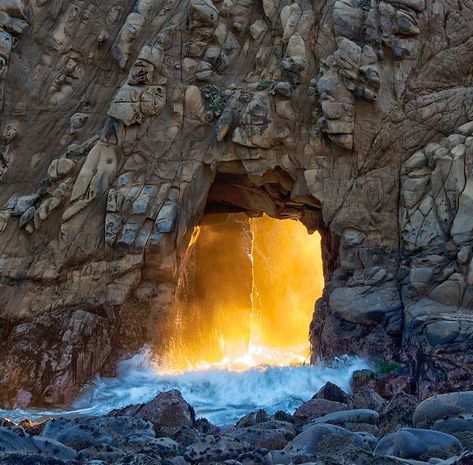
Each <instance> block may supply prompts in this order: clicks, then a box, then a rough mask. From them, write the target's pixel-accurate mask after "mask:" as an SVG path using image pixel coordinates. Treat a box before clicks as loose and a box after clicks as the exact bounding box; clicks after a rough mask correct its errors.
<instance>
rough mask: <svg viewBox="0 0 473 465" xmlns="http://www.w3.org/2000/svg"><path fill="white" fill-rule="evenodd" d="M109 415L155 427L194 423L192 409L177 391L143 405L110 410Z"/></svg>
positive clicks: (164, 393) (158, 396)
mask: <svg viewBox="0 0 473 465" xmlns="http://www.w3.org/2000/svg"><path fill="white" fill-rule="evenodd" d="M109 415H110V416H128V417H133V418H141V419H142V420H146V421H150V422H151V423H153V425H155V426H157V427H180V426H193V425H194V422H195V412H194V409H193V408H192V407H191V406H190V405H189V404H188V403H187V402H186V401H185V400H184V398H183V397H182V394H181V393H180V392H179V391H177V390H172V391H168V392H162V393H160V394H158V395H157V396H156V397H155V398H154V399H153V400H151V401H150V402H147V403H145V404H135V405H130V406H128V407H125V408H122V409H119V410H112V411H111V412H110V413H109Z"/></svg>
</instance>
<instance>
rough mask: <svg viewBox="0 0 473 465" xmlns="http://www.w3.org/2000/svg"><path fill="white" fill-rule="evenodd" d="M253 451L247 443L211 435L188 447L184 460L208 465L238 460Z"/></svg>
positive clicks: (228, 437) (224, 436)
mask: <svg viewBox="0 0 473 465" xmlns="http://www.w3.org/2000/svg"><path fill="white" fill-rule="evenodd" d="M251 450H252V447H251V446H250V444H248V443H247V442H245V441H240V440H238V439H235V438H233V437H231V436H226V435H223V436H212V435H209V436H206V437H205V438H203V439H201V440H199V441H197V442H196V443H194V444H192V445H190V446H189V447H187V449H186V451H185V454H184V458H185V459H186V460H187V461H188V462H190V463H193V464H197V463H198V464H202V465H208V464H210V463H212V462H223V461H225V460H232V459H237V458H238V457H239V456H240V455H242V454H244V453H246V452H250V451H251Z"/></svg>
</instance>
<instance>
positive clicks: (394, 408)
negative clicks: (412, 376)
mask: <svg viewBox="0 0 473 465" xmlns="http://www.w3.org/2000/svg"><path fill="white" fill-rule="evenodd" d="M418 404H419V400H418V399H417V398H415V397H414V396H411V395H409V394H406V393H400V394H397V395H395V396H394V397H393V398H392V399H391V400H390V401H389V402H388V403H386V404H385V405H384V406H383V408H382V409H381V411H380V434H381V435H382V436H384V435H385V434H388V433H393V432H395V431H397V430H399V429H401V428H403V427H412V426H413V425H412V415H413V414H414V411H415V409H416V407H417V405H418Z"/></svg>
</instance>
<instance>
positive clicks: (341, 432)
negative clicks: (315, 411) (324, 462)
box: [284, 424, 371, 458]
mask: <svg viewBox="0 0 473 465" xmlns="http://www.w3.org/2000/svg"><path fill="white" fill-rule="evenodd" d="M358 449H362V450H366V451H370V450H371V449H370V447H369V446H368V445H367V444H366V442H365V441H364V439H363V436H361V435H360V434H358V433H352V432H350V431H348V430H346V429H345V428H341V427H340V426H335V425H329V424H319V425H313V426H310V427H309V428H307V429H306V430H305V431H303V432H302V433H300V434H299V435H297V436H296V437H295V438H294V440H293V441H291V442H290V443H289V444H288V445H287V446H286V447H285V448H284V450H285V451H287V452H292V453H294V454H311V455H321V456H330V457H332V458H336V457H337V456H339V455H343V454H344V453H347V452H349V451H353V450H358Z"/></svg>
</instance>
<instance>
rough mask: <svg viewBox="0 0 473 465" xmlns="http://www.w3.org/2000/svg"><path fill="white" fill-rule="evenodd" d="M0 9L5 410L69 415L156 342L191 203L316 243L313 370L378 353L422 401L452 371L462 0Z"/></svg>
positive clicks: (464, 297) (461, 375) (148, 2)
mask: <svg viewBox="0 0 473 465" xmlns="http://www.w3.org/2000/svg"><path fill="white" fill-rule="evenodd" d="M470 3H471V1H470V0H467V1H465V4H468V5H469V4H470ZM470 6H472V5H470ZM0 10H1V11H0V12H1V13H2V15H1V16H0V105H1V106H0V108H1V111H2V122H1V131H0V132H1V134H2V136H1V140H0V154H1V157H0V176H1V181H0V182H1V183H2V189H1V192H0V205H1V209H0V231H1V234H0V292H1V295H2V303H1V304H0V305H1V306H0V320H1V325H0V340H1V341H2V342H0V360H1V361H2V363H1V364H0V373H1V377H0V379H1V382H0V387H1V388H2V390H1V391H2V393H3V394H2V396H4V400H5V401H7V403H8V404H10V405H11V404H15V403H16V404H18V405H27V404H28V403H29V402H32V403H40V402H52V403H54V402H56V401H60V400H66V401H67V400H70V399H71V398H72V397H73V396H74V395H75V393H76V392H77V389H78V388H79V386H80V385H81V384H82V383H83V382H84V381H86V380H87V379H90V378H91V377H92V376H93V375H94V374H95V373H96V372H97V371H100V370H106V369H109V368H110V367H111V366H113V363H114V361H115V360H116V359H117V357H119V356H121V355H122V354H124V353H125V352H126V351H128V350H133V349H134V348H137V347H139V346H140V345H141V344H142V343H143V342H144V341H145V340H148V339H149V338H150V337H153V335H151V334H149V332H148V330H147V328H149V327H150V322H151V323H152V324H153V325H154V326H155V325H156V323H159V322H160V321H165V315H166V312H168V311H169V304H170V302H171V301H172V294H173V286H174V283H175V279H176V273H177V272H178V269H179V261H180V259H181V258H182V254H183V253H185V248H186V244H187V242H188V240H189V237H190V234H191V231H192V228H193V227H194V225H195V224H197V223H198V221H199V219H200V216H201V215H202V213H203V211H204V209H205V205H206V204H207V198H209V199H210V203H209V204H208V205H212V202H213V203H214V207H215V206H216V204H219V203H221V202H222V201H223V199H224V198H225V199H226V200H225V201H226V202H227V204H228V203H230V204H231V203H232V202H233V203H237V207H238V208H241V209H245V210H250V211H251V210H252V209H258V210H262V211H265V209H269V210H271V213H272V214H273V216H276V217H277V216H280V217H286V216H296V217H298V218H300V219H301V220H302V221H303V222H304V223H305V224H306V225H308V227H309V228H315V229H322V230H323V231H324V240H325V249H324V253H325V255H326V263H327V264H328V265H327V288H326V291H325V294H324V298H323V299H322V300H321V301H320V302H319V305H318V311H317V318H316V319H315V320H314V322H313V325H312V335H313V337H312V342H313V347H314V353H313V355H314V358H315V357H317V356H321V357H323V358H325V359H330V358H331V357H334V356H336V355H340V354H342V353H346V352H353V353H362V354H364V355H372V354H373V353H377V354H379V353H380V352H382V353H383V354H384V356H385V357H386V358H387V359H388V360H389V359H396V360H402V361H404V363H405V364H406V369H407V370H408V373H409V376H410V378H409V379H410V382H411V383H412V384H413V385H414V386H415V387H416V389H417V390H418V391H419V393H420V394H421V395H422V396H424V395H427V394H428V393H430V392H431V391H443V390H447V389H449V388H452V387H461V386H463V385H464V383H465V380H466V379H469V378H470V377H471V368H469V367H471V366H472V364H471V357H472V351H471V341H472V331H471V328H472V323H471V321H472V320H471V316H470V311H471V310H470V309H471V303H470V300H469V293H470V287H471V283H470V280H471V276H470V274H471V273H470V271H469V268H470V261H471V250H470V247H471V230H470V222H469V221H468V217H469V216H468V215H469V213H470V210H471V205H470V202H471V195H470V190H469V185H470V184H469V183H470V181H471V179H470V178H471V173H470V164H471V163H470V157H471V153H470V152H471V140H473V139H472V133H473V127H472V126H471V124H469V123H468V122H469V121H471V120H473V111H472V108H473V106H472V105H471V102H472V91H471V53H470V49H469V45H468V44H469V41H470V35H471V33H470V28H469V24H470V23H471V19H472V18H470V17H469V15H470V13H469V12H470V11H473V8H465V9H463V10H462V11H459V7H458V4H457V2H449V1H446V2H428V3H427V2H424V1H423V0H396V1H391V0H384V1H381V2H374V1H372V2H366V1H358V0H336V1H330V2H315V3H310V2H309V3H307V2H304V1H298V2H293V3H290V2H281V3H277V2H273V1H271V0H263V1H262V2H259V1H257V2H246V1H244V0H236V1H235V2H233V3H232V4H231V5H230V4H229V3H228V2H212V0H190V1H181V0H166V1H165V2H160V1H158V0H139V1H138V2H132V1H128V0H106V1H103V2H101V3H100V5H98V4H96V3H95V2H90V1H85V0H84V1H76V2H71V3H70V4H67V5H63V3H62V2H60V1H56V0H51V1H49V2H43V1H41V2H39V1H38V2H29V1H20V0H15V1H10V2H6V3H5V2H4V3H2V5H0ZM427 25H428V27H427ZM50 31H51V32H50ZM470 48H471V47H470ZM452 54H454V55H455V56H456V57H458V60H455V61H454V62H452V59H451V56H452ZM248 182H249V185H245V183H248ZM234 184H236V185H237V186H239V188H238V189H235V186H234ZM240 184H241V185H240ZM212 185H213V187H212V188H211V186H212ZM232 185H233V188H232V189H230V188H229V186H232ZM248 187H250V189H248ZM209 189H210V197H208V194H209ZM235 195H236V196H237V197H238V198H237V199H235ZM214 196H216V197H214ZM226 196H230V197H231V198H232V201H231V202H230V201H229V198H228V197H226ZM245 202H246V203H245ZM256 205H257V208H256ZM263 205H264V206H263ZM156 302H158V304H156ZM334 334H336V336H337V337H336V338H333V335H334ZM38 354H41V355H38ZM433 368H436V369H435V370H433ZM447 373H448V375H447Z"/></svg>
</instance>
